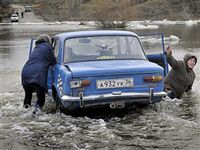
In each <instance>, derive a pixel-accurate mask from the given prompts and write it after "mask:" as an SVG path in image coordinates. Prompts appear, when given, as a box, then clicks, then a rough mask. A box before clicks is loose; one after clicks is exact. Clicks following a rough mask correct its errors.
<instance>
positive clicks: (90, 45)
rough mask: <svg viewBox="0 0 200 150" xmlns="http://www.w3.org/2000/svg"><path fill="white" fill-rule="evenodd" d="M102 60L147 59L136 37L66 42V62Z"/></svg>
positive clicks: (94, 38)
mask: <svg viewBox="0 0 200 150" xmlns="http://www.w3.org/2000/svg"><path fill="white" fill-rule="evenodd" d="M102 59H107V60H109V59H112V60H113V59H146V57H145V55H144V52H143V50H142V47H141V45H140V42H139V40H138V38H137V37H135V36H97V37H82V38H72V39H67V40H66V41H65V48H64V62H71V61H84V60H102Z"/></svg>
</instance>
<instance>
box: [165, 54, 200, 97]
mask: <svg viewBox="0 0 200 150" xmlns="http://www.w3.org/2000/svg"><path fill="white" fill-rule="evenodd" d="M191 57H194V58H195V59H196V61H197V58H196V57H195V56H193V55H190V54H187V55H185V57H184V59H183V60H182V61H181V60H179V61H177V60H176V59H175V58H174V57H173V56H172V55H168V56H167V61H168V63H169V65H170V66H171V67H172V68H171V70H170V72H169V73H168V74H167V76H166V77H165V79H164V82H165V87H169V88H171V90H172V91H173V92H174V94H175V95H176V98H181V96H182V94H183V93H184V92H187V91H190V90H191V89H192V85H193V82H194V79H195V73H194V71H193V70H190V69H188V67H187V61H188V59H190V58H191Z"/></svg>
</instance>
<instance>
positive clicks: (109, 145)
mask: <svg viewBox="0 0 200 150" xmlns="http://www.w3.org/2000/svg"><path fill="white" fill-rule="evenodd" d="M83 28H88V27H84V26H80V25H78V24H76V23H74V24H73V23H71V24H1V25H0V37H1V41H0V56H1V57H0V62H1V64H0V72H1V76H0V77H1V80H0V84H1V86H0V92H1V93H0V141H1V142H0V149H1V150H36V149H40V150H52V149H55V150H57V149H61V150H64V149H65V150H68V149H70V150H93V149H99V150H133V149H134V150H175V149H176V150H177V149H180V150H199V149H200V94H199V93H200V89H199V85H200V65H199V62H198V64H197V65H196V66H195V69H194V70H195V72H196V80H195V83H194V86H193V93H192V96H191V97H190V98H184V99H175V100H170V99H169V98H166V99H165V101H162V102H160V103H157V104H155V105H151V106H149V107H147V108H134V109H132V110H129V111H116V112H115V111H113V112H110V114H109V115H107V116H106V115H105V114H104V115H103V114H102V113H100V112H99V113H98V112H96V115H93V117H90V116H87V115H86V116H79V117H73V116H70V115H64V114H60V113H59V112H54V113H52V112H51V108H50V106H51V102H50V98H49V97H48V96H47V98H46V99H47V102H46V104H45V111H44V112H42V113H41V114H40V115H39V116H37V117H36V118H32V117H31V110H25V109H24V108H23V107H22V104H23V98H24V93H23V89H22V87H21V84H20V83H21V78H20V73H21V69H22V67H23V65H24V63H25V61H26V59H27V58H28V50H29V44H30V38H31V37H36V36H38V35H39V34H41V33H48V34H50V35H54V34H57V33H61V32H64V31H69V30H75V29H78V30H81V29H83ZM199 29H200V24H199V23H197V24H195V25H190V26H187V25H186V24H170V25H162V24H161V25H160V24H159V28H157V29H152V30H135V32H137V33H142V32H163V33H164V34H165V36H166V37H168V38H169V37H178V39H179V41H175V42H174V41H173V38H172V40H170V41H168V42H166V44H170V45H171V46H172V48H173V54H174V56H175V57H176V58H177V59H182V57H183V56H184V55H185V54H186V53H191V54H194V55H196V56H197V58H200V30H199ZM171 35H173V36H171ZM175 39H176V38H175ZM33 101H34V100H33ZM100 111H101V110H100Z"/></svg>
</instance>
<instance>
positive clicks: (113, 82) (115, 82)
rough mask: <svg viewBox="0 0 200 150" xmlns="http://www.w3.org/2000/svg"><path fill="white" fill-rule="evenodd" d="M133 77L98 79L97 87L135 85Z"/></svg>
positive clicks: (107, 87)
mask: <svg viewBox="0 0 200 150" xmlns="http://www.w3.org/2000/svg"><path fill="white" fill-rule="evenodd" d="M133 85H134V83H133V78H118V79H107V80H97V89H109V88H124V87H133Z"/></svg>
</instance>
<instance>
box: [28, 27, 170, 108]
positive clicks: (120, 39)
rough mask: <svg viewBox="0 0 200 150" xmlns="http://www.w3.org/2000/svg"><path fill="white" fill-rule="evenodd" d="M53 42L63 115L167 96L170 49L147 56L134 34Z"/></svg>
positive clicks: (66, 36)
mask: <svg viewBox="0 0 200 150" xmlns="http://www.w3.org/2000/svg"><path fill="white" fill-rule="evenodd" d="M52 41H53V47H54V55H55V57H56V60H57V64H56V65H55V66H53V67H51V68H50V69H49V72H48V83H47V84H48V85H47V86H48V93H49V94H50V95H51V96H52V97H53V98H54V99H55V100H56V102H57V103H58V104H59V106H60V109H66V110H76V109H79V108H89V107H98V106H103V107H104V106H105V107H106V106H109V107H110V108H124V107H125V106H126V105H133V104H147V105H148V104H152V103H156V102H160V101H161V100H162V98H163V97H165V96H166V93H165V92H164V91H163V90H164V83H163V78H164V76H165V74H166V73H167V71H168V68H167V64H166V57H165V54H164V49H163V50H162V52H161V53H159V54H153V55H146V54H145V52H144V49H143V47H142V45H141V42H140V39H139V37H138V35H136V34H135V33H133V32H129V31H113V30H112V31H108V30H106V31H104V30H103V31H98V30H97V31H76V32H66V33H62V34H58V35H55V36H54V37H53V38H52ZM163 44H164V43H163ZM30 50H32V48H30ZM30 52H31V51H30ZM148 57H149V58H148ZM151 60H152V61H153V62H151ZM157 63H158V64H159V65H158V64H157Z"/></svg>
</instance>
